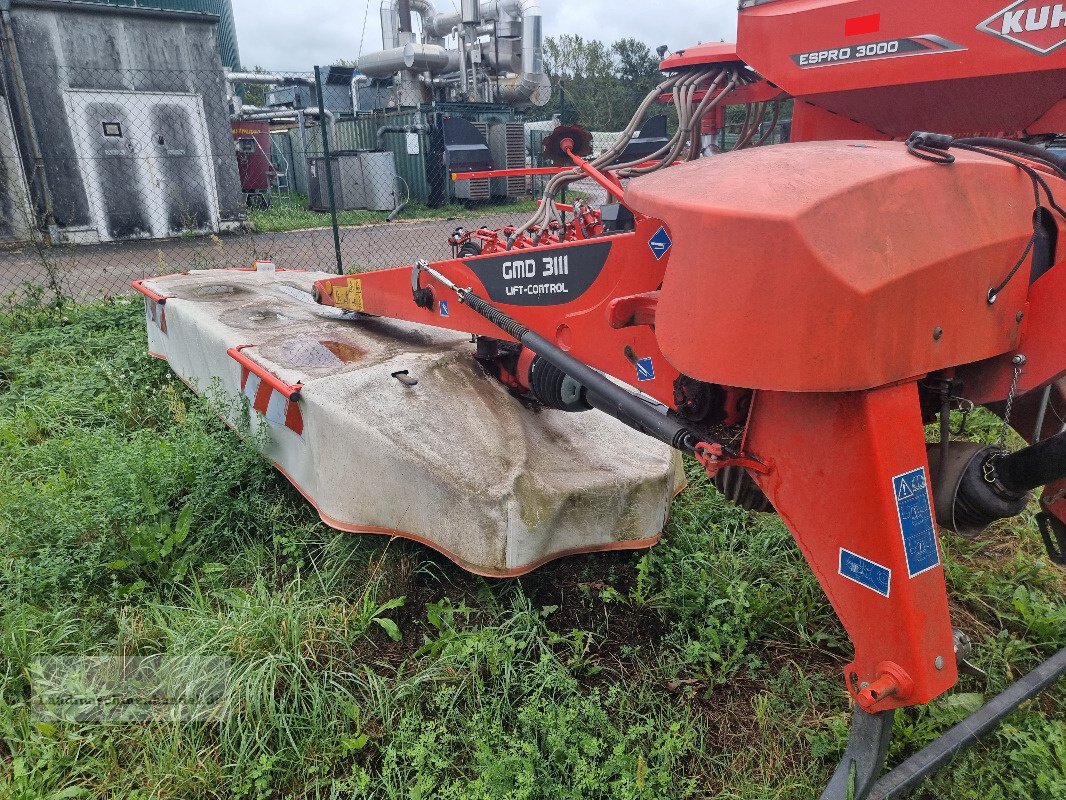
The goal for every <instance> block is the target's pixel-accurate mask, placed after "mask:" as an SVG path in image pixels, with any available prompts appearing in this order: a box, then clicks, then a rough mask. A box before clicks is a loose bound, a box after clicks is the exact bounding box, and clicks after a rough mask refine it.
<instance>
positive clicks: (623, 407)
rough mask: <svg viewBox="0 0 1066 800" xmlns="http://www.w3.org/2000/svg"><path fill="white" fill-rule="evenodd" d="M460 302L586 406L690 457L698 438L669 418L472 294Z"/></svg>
mask: <svg viewBox="0 0 1066 800" xmlns="http://www.w3.org/2000/svg"><path fill="white" fill-rule="evenodd" d="M459 296H460V298H461V299H462V301H463V302H464V303H465V304H466V305H468V306H469V307H470V308H471V309H473V310H474V311H476V312H477V313H478V314H480V315H481V316H483V317H484V318H485V319H487V320H488V321H489V322H491V323H492V324H493V325H495V326H496V327H498V328H500V329H501V330H504V331H506V332H507V333H509V334H510V335H511V336H513V337H514V338H515V339H517V340H518V341H519V342H521V343H522V344H523V345H524V346H526V347H528V348H529V349H530V350H532V351H533V352H534V353H536V354H537V355H539V356H540V357H541V358H543V359H544V360H545V361H547V362H548V363H550V364H553V365H555V366H556V367H558V368H559V369H561V370H562V371H563V372H565V373H566V374H567V375H569V376H570V377H571V378H573V379H574V380H575V381H577V382H578V383H580V384H581V385H582V386H584V387H585V389H586V390H587V397H588V401H589V404H590V405H592V406H593V407H595V408H597V409H599V410H601V411H604V412H605V413H607V414H610V415H611V416H613V417H615V418H617V419H620V420H621V421H622V422H625V423H626V424H627V425H629V426H631V427H633V428H636V429H637V430H639V431H640V432H641V433H644V434H646V435H648V436H651V437H653V438H655V439H658V440H659V441H661V442H665V443H666V444H668V445H670V446H671V447H673V448H675V449H676V450H681V451H682V452H685V453H689V454H691V453H693V452H694V451H695V449H696V445H698V444H699V443H700V440H699V436H697V435H696V434H695V433H694V432H693V431H691V430H689V429H688V428H687V427H686V426H684V425H682V424H681V423H680V422H678V421H677V420H675V419H672V418H671V417H670V416H668V415H666V414H663V413H662V412H660V411H658V410H657V409H656V408H654V407H652V406H651V405H649V404H648V403H646V402H644V401H643V400H641V399H640V398H639V397H637V396H636V395H634V394H633V393H632V392H630V391H629V390H627V389H625V388H623V387H621V386H619V385H618V384H617V383H615V382H614V381H612V380H611V379H610V378H608V377H606V376H605V375H603V374H602V373H600V372H598V371H596V370H595V369H593V368H592V367H590V366H589V365H588V364H586V363H584V362H583V361H579V360H578V359H576V358H574V357H573V356H572V355H570V354H569V353H567V352H566V351H564V350H562V349H560V348H559V347H556V346H555V345H554V344H552V343H551V342H550V341H548V340H547V339H545V338H544V337H543V336H541V335H540V334H539V333H535V332H533V331H531V330H529V328H527V327H525V326H524V325H522V324H521V323H519V322H517V321H515V320H514V319H512V318H511V317H509V316H507V315H506V314H504V313H503V312H502V311H500V309H498V308H496V307H495V306H493V305H491V304H490V303H487V302H486V301H484V300H482V299H481V298H480V297H478V296H477V295H475V294H473V293H472V292H469V291H465V290H462V291H460V295H459Z"/></svg>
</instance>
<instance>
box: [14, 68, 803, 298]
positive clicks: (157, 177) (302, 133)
mask: <svg viewBox="0 0 1066 800" xmlns="http://www.w3.org/2000/svg"><path fill="white" fill-rule="evenodd" d="M87 58H88V54H87ZM94 60H95V61H98V62H104V61H107V60H106V59H104V58H103V57H92V58H88V60H87V61H86V63H81V64H71V63H67V64H57V63H55V62H54V61H34V60H33V59H32V58H30V57H25V56H24V57H23V58H22V60H21V63H20V65H19V70H17V71H12V70H11V69H6V70H4V71H3V73H2V78H3V80H2V81H0V297H4V298H7V299H8V300H9V301H10V300H12V299H15V300H18V299H20V298H23V297H26V296H27V295H29V296H32V297H35V298H37V299H43V300H45V301H47V300H50V299H53V298H56V297H62V298H71V299H75V300H83V299H90V298H96V297H101V296H106V295H112V294H118V293H126V292H128V291H129V285H130V282H131V281H133V280H136V279H139V278H144V277H150V276H153V275H159V274H164V273H172V272H185V271H189V270H196V269H212V268H219V267H248V266H251V265H252V264H253V263H254V262H255V261H256V260H258V259H269V260H273V261H274V262H275V263H276V264H277V266H279V267H285V268H290V269H308V270H324V271H329V272H339V271H345V272H353V271H362V270H367V269H377V268H383V267H391V266H400V265H404V264H410V263H412V262H413V261H414V260H416V259H419V258H426V259H429V260H439V259H442V258H447V257H450V256H451V255H452V251H451V246H450V245H449V244H448V238H449V236H450V234H451V233H452V232H453V231H454V230H455V228H456V227H459V226H463V227H468V228H469V227H472V226H475V225H477V226H480V225H486V226H488V227H491V228H502V227H504V226H506V225H509V224H514V225H521V224H522V223H523V222H524V221H525V219H526V218H528V217H529V216H530V214H532V212H533V211H534V210H535V208H536V205H535V203H536V200H535V198H537V197H539V196H540V194H541V191H542V189H543V185H544V181H545V180H546V178H545V177H543V176H536V177H533V178H527V177H520V176H511V177H491V178H490V177H484V178H481V179H478V180H469V181H454V180H452V173H454V172H467V171H479V170H480V171H483V170H488V169H496V170H499V169H504V168H512V169H514V168H523V167H526V166H545V163H544V161H543V158H542V143H543V140H544V138H545V137H546V136H547V135H548V134H550V133H551V131H552V130H553V129H554V127H555V125H557V124H558V123H559V122H560V121H565V122H569V123H575V122H576V123H581V124H585V125H586V126H587V127H589V128H590V129H591V130H592V131H593V132H594V136H593V143H594V147H595V148H597V149H602V148H605V147H608V146H609V145H610V144H611V143H612V142H613V141H614V139H615V136H616V133H615V132H614V130H612V129H613V128H616V127H617V128H620V127H622V126H623V125H624V123H621V124H616V122H615V117H617V118H618V119H622V117H623V116H625V117H626V118H627V119H628V114H631V113H632V110H633V107H632V106H630V107H628V108H626V109H625V114H622V113H621V111H619V113H618V114H615V115H614V116H611V115H610V114H608V111H610V109H609V108H607V106H606V105H605V104H604V102H603V98H602V96H601V94H602V93H598V92H597V91H596V90H595V87H589V86H583V85H582V84H580V83H576V82H563V81H555V82H554V84H555V85H554V88H555V92H554V101H553V102H554V103H555V104H556V105H555V106H554V107H551V106H549V107H547V108H544V109H539V110H537V111H536V113H535V115H534V116H536V117H538V118H539V119H537V120H535V121H527V120H524V119H522V117H521V116H519V115H518V113H517V112H516V111H515V110H514V109H512V108H510V107H508V106H496V105H488V104H463V105H456V106H448V105H441V104H436V105H431V106H423V107H421V108H419V109H408V110H397V111H372V112H367V111H363V110H361V106H364V105H365V106H366V107H371V108H381V107H382V106H387V103H385V102H382V98H376V97H372V96H368V95H367V91H368V90H367V89H366V88H365V87H363V88H361V87H360V84H359V82H358V80H357V76H356V75H355V73H354V70H352V69H351V68H341V67H330V68H322V69H316V70H315V71H313V72H307V73H291V72H289V73H272V72H269V71H257V72H256V73H255V74H247V75H245V76H244V82H243V83H242V82H235V81H236V76H232V75H231V76H228V77H227V74H226V73H225V72H224V71H222V70H219V69H217V68H205V69H202V70H198V69H168V68H155V69H120V68H116V67H115V66H113V64H114V63H119V62H120V61H121V59H118V60H114V61H108V62H107V65H105V66H99V65H94V64H93V63H91V62H92V61H94ZM613 102H614V103H615V104H624V102H625V98H621V99H619V98H615V100H614V101H613ZM664 108H665V107H664ZM744 113H745V111H744V110H743V109H737V110H736V113H735V114H734V110H733V109H730V110H729V114H731V115H732V116H727V119H726V122H727V123H728V124H727V125H726V127H725V128H724V129H723V130H722V131H721V132H720V133H718V134H717V140H716V141H708V142H707V145H708V149H709V150H713V149H714V148H719V149H729V145H730V138H731V137H732V139H734V140H735V139H736V138H737V136H738V132H739V130H740V129H741V128H742V127H743V126H744V124H745V120H744ZM605 115H606V116H605ZM733 116H737V118H736V119H735V120H734V119H733ZM666 122H667V124H670V125H676V120H674V121H671V120H670V118H669V116H668V118H667V120H666ZM788 125H789V114H788V113H787V110H786V112H785V113H778V114H777V116H776V117H775V116H773V115H771V114H770V113H769V111H767V112H766V118H765V119H764V120H763V121H762V123H761V127H760V132H762V133H765V134H766V135H767V136H768V137H769V140H770V141H779V140H782V139H783V138H787V135H788ZM601 126H606V127H608V128H610V129H608V130H604V129H603V127H601ZM574 189H575V190H577V191H580V192H582V193H583V194H584V195H585V196H586V197H587V198H588V199H589V200H591V201H592V202H594V203H595V202H603V201H605V200H606V197H601V195H602V194H603V193H602V190H600V189H599V187H598V186H597V185H596V184H594V183H593V182H592V181H585V182H582V183H580V184H577V185H576V186H575V187H574Z"/></svg>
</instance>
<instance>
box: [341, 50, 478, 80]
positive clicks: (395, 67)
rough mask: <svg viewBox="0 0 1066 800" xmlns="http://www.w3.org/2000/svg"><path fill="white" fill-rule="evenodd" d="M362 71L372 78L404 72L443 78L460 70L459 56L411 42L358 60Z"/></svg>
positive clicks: (386, 76) (453, 52)
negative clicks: (409, 71)
mask: <svg viewBox="0 0 1066 800" xmlns="http://www.w3.org/2000/svg"><path fill="white" fill-rule="evenodd" d="M359 70H360V71H361V72H362V73H363V74H364V75H367V76H369V77H371V78H388V77H391V76H392V75H395V74H396V73H397V72H401V71H403V70H411V71H413V72H429V73H432V74H433V75H442V74H448V73H452V72H458V71H459V53H458V51H456V50H445V49H444V48H443V47H441V46H440V45H436V44H415V43H413V42H408V43H407V44H405V45H403V46H402V47H393V48H391V49H389V50H381V51H380V52H377V53H368V54H367V55H365V56H363V57H362V58H360V59H359Z"/></svg>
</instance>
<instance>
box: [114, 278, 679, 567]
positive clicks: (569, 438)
mask: <svg viewBox="0 0 1066 800" xmlns="http://www.w3.org/2000/svg"><path fill="white" fill-rule="evenodd" d="M326 277H328V276H327V275H325V274H322V273H309V272H288V271H279V272H278V273H277V274H275V275H268V274H260V273H256V272H252V271H246V270H214V271H205V272H192V273H189V274H185V275H172V276H167V277H161V278H152V279H150V280H147V281H142V282H138V284H135V285H136V287H137V288H138V290H139V291H141V293H142V294H144V295H145V298H146V303H145V305H146V311H147V317H148V339H149V349H150V352H151V353H152V354H153V355H155V356H158V357H159V358H162V359H165V360H166V361H167V362H168V363H169V364H170V366H171V368H172V369H173V370H174V371H175V373H177V375H178V376H179V377H180V378H181V379H182V380H184V381H185V382H186V383H188V384H190V385H191V386H192V387H193V388H194V389H195V390H196V391H198V392H204V391H208V390H210V388H211V387H212V385H213V384H216V382H217V385H218V386H219V388H221V390H222V391H223V392H225V393H226V394H227V395H230V396H232V397H234V398H237V397H239V396H241V395H243V396H244V397H246V398H247V403H246V404H245V406H246V407H247V411H245V410H244V409H243V408H242V406H241V405H240V404H238V403H233V404H231V406H232V407H231V408H230V409H229V411H228V412H225V413H226V414H227V416H228V417H229V419H228V420H227V421H228V422H230V423H231V424H236V423H237V422H238V421H239V419H240V416H241V415H242V414H245V413H247V414H248V418H249V421H250V426H251V430H252V431H253V432H256V433H258V434H259V435H257V436H255V437H254V440H255V441H256V442H257V445H258V446H259V447H260V449H261V450H262V451H263V454H264V455H265V456H266V457H267V458H268V459H270V460H271V461H272V462H273V463H274V464H275V465H276V466H277V467H278V469H279V470H280V471H281V472H282V473H283V474H284V475H285V476H286V477H287V478H288V479H289V480H290V481H291V482H292V483H293V485H295V486H296V488H297V489H299V490H300V492H301V493H302V494H303V495H304V496H305V497H306V498H307V499H308V500H309V501H310V502H311V503H312V504H314V506H315V507H316V508H317V509H318V511H319V514H320V515H321V517H322V519H323V520H324V521H325V522H326V523H327V524H328V525H330V526H332V527H334V528H337V529H340V530H344V531H350V532H353V533H384V534H392V535H397V536H403V537H406V538H411V539H416V540H418V541H421V542H423V543H425V544H427V545H429V546H431V547H434V548H436V549H437V550H439V551H440V552H442V553H444V554H445V555H447V556H448V557H449V558H451V559H452V560H454V561H455V562H456V563H458V564H460V565H461V566H463V567H464V568H466V569H468V570H470V571H473V572H476V573H479V574H483V575H490V576H508V575H517V574H522V573H525V572H528V571H530V570H532V569H534V568H535V567H537V566H538V565H539V564H542V563H544V562H545V561H548V560H550V559H553V558H557V557H560V556H563V555H567V554H571V553H577V552H589V551H596V550H613V549H636V548H640V547H647V546H650V545H652V544H654V543H655V542H656V541H657V540H658V538H659V535H660V532H661V530H662V526H663V523H664V521H665V519H666V515H667V512H668V510H669V506H670V501H671V500H672V499H673V497H674V495H675V494H676V492H677V491H678V490H679V489H680V488H681V485H682V481H683V477H682V473H681V471H680V463H679V456H677V455H676V454H675V453H674V452H673V451H672V450H671V449H670V448H668V447H667V446H666V445H662V444H658V443H656V442H653V441H651V440H650V439H648V438H646V437H644V436H642V435H640V434H638V433H636V432H634V431H633V430H631V429H630V428H628V427H626V426H625V425H623V424H622V423H620V422H617V421H616V420H614V419H612V418H610V417H608V416H607V415H604V414H567V413H564V412H560V411H553V410H547V409H541V410H539V411H537V412H536V413H531V411H530V409H528V408H526V407H524V406H523V405H522V403H521V402H520V401H519V400H518V399H516V398H514V397H512V396H511V395H510V394H509V393H508V391H507V390H506V389H505V388H504V387H503V386H502V385H501V384H500V383H499V382H497V381H496V380H494V379H491V378H489V377H488V376H487V375H485V374H484V373H483V372H482V371H481V369H480V368H479V367H478V366H477V364H476V362H474V360H473V358H472V352H473V348H472V347H471V345H470V343H469V337H468V336H466V335H463V334H457V333H454V332H450V331H442V330H438V329H433V328H428V327H425V326H421V325H415V324H409V323H402V322H396V321H392V320H383V319H377V318H373V317H366V316H361V315H347V316H346V315H344V314H343V313H341V312H338V311H337V310H335V309H329V308H324V307H322V306H319V305H317V304H315V303H314V301H313V300H312V298H311V294H310V292H311V289H312V286H313V284H314V282H315V281H316V280H321V279H323V278H326Z"/></svg>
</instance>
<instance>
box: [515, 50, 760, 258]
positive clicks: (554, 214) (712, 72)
mask: <svg viewBox="0 0 1066 800" xmlns="http://www.w3.org/2000/svg"><path fill="white" fill-rule="evenodd" d="M756 80H758V77H757V76H756V75H755V74H754V73H751V72H748V71H746V70H743V69H740V68H737V67H736V66H730V67H726V68H720V69H719V68H706V67H691V68H688V69H686V70H683V71H680V72H678V73H676V74H674V75H671V76H670V77H668V78H666V79H665V80H664V81H662V82H661V83H660V84H659V85H658V86H656V87H655V88H654V89H652V90H651V91H650V92H649V93H648V95H647V96H646V97H645V98H644V100H643V101H642V102H641V104H640V106H639V107H638V108H637V111H636V113H635V114H634V115H633V118H632V119H631V120H630V121H629V124H628V125H627V126H626V127H625V129H624V130H623V131H622V133H621V134H619V136H618V139H617V140H616V141H615V142H614V144H612V145H611V146H610V147H609V148H608V149H607V150H605V151H604V152H603V153H601V154H600V155H599V156H597V157H596V158H594V159H592V160H590V161H589V163H590V164H591V165H592V166H593V167H595V168H596V169H598V170H600V171H601V172H605V173H609V174H613V175H615V176H617V177H618V178H635V177H638V176H640V175H648V174H650V173H652V172H656V171H658V170H660V169H664V168H666V167H670V166H672V165H673V164H674V163H676V162H677V161H694V160H696V159H697V158H699V157H700V154H701V148H700V130H701V126H702V123H703V118H704V117H705V116H706V115H707V114H709V113H710V112H711V111H713V110H714V109H715V108H716V107H717V106H718V105H720V104H721V103H722V102H723V100H724V99H725V97H726V96H727V95H728V94H729V93H730V92H731V91H733V90H734V89H736V88H737V87H739V86H743V85H746V84H748V83H753V82H755V81H756ZM700 92H703V95H702V96H700ZM667 93H669V94H670V98H671V102H672V103H673V106H674V108H675V109H676V111H677V118H678V126H677V131H676V132H675V133H674V135H673V137H672V138H671V139H670V141H669V142H667V143H666V144H665V145H663V146H662V147H661V148H659V149H658V150H657V151H655V152H654V153H651V154H650V155H648V156H645V157H642V158H641V159H639V160H637V161H628V162H621V163H619V162H618V159H619V158H620V157H621V156H622V154H623V153H624V152H625V150H626V148H627V147H628V146H629V144H630V142H632V141H633V138H634V137H635V136H636V135H637V133H638V132H639V131H640V128H641V127H642V125H643V123H644V119H645V117H646V116H647V114H648V111H649V109H650V108H651V107H652V105H653V104H654V103H655V102H656V101H657V100H658V99H659V98H660V97H661V96H662V95H664V94H667ZM697 98H698V99H697ZM769 105H770V104H768V103H754V104H752V105H749V106H748V107H747V113H746V114H745V119H744V126H743V128H742V130H741V134H740V138H739V139H738V140H737V143H736V145H735V147H734V149H738V150H739V149H742V148H744V147H750V146H753V145H758V144H762V143H764V142H765V141H766V140H767V139H768V138H769V137H770V135H771V134H772V132H773V129H774V127H775V126H776V124H777V121H778V118H779V116H780V111H781V109H780V103H779V102H775V103H773V123H772V124H771V127H770V129H769V131H768V132H767V133H766V134H764V135H763V136H762V137H761V138H760V139H758V140H755V136H756V134H758V132H759V129H760V127H761V126H762V123H763V121H764V119H765V117H766V109H767V107H768V106H769ZM649 162H656V163H649ZM587 177H588V175H587V174H586V173H585V171H584V170H582V169H581V168H580V167H573V168H572V169H568V170H566V171H565V172H561V173H559V174H558V175H556V176H554V177H553V178H552V179H551V180H550V181H548V183H547V185H546V186H545V187H544V194H543V197H542V202H541V204H540V207H539V208H538V209H537V211H536V213H535V214H534V215H533V216H532V217H531V218H530V219H529V220H528V221H527V222H526V223H525V224H524V225H523V226H522V227H521V228H519V229H517V230H516V231H515V232H514V234H512V235H511V236H510V237H509V240H508V245H509V246H510V244H511V243H513V242H514V241H515V240H517V239H518V238H519V237H520V236H521V235H522V234H524V233H525V232H526V231H528V230H530V229H531V228H534V227H540V228H544V227H547V226H548V225H549V224H550V223H551V222H552V221H553V220H557V221H560V222H561V221H562V220H561V216H560V212H559V209H558V208H557V207H556V204H555V198H556V197H558V196H559V194H560V193H561V192H563V191H564V190H565V189H566V188H567V187H569V186H570V185H571V184H573V183H575V182H577V181H580V180H582V179H584V178H587Z"/></svg>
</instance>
